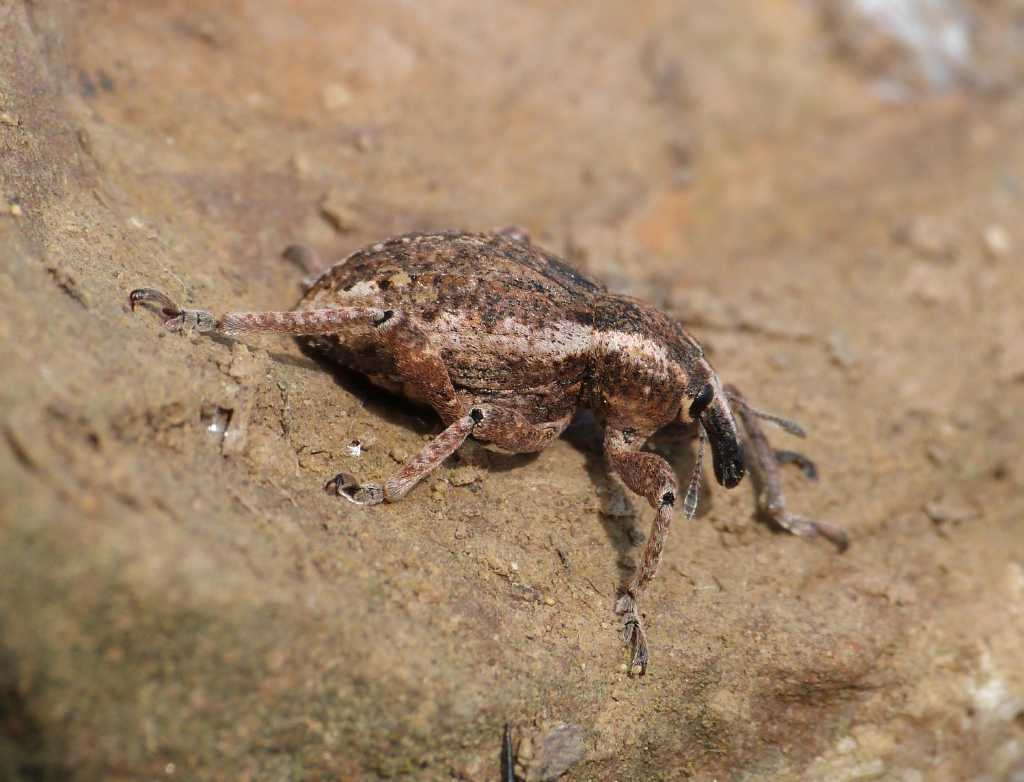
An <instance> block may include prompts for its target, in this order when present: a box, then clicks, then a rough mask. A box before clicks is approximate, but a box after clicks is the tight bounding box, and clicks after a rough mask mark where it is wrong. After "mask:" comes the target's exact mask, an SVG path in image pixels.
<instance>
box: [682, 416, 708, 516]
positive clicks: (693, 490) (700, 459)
mask: <svg viewBox="0 0 1024 782" xmlns="http://www.w3.org/2000/svg"><path fill="white" fill-rule="evenodd" d="M706 439H707V434H706V433H705V432H704V424H698V426H697V460H696V461H695V462H694V464H693V472H692V473H690V483H689V485H688V486H687V487H686V497H685V498H684V499H683V515H684V516H685V517H686V518H687V519H692V518H693V517H694V515H695V514H696V513H697V501H698V500H699V499H700V482H701V480H702V478H703V476H704V441H705V440H706Z"/></svg>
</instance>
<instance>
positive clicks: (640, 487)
mask: <svg viewBox="0 0 1024 782" xmlns="http://www.w3.org/2000/svg"><path fill="white" fill-rule="evenodd" d="M644 439H645V438H643V437H639V436H636V435H633V436H630V435H628V434H627V433H625V432H622V431H618V430H611V429H610V430H608V432H606V433H605V439H604V452H605V455H606V456H607V457H608V461H609V463H610V464H611V467H612V469H613V470H615V472H617V473H618V474H619V476H620V477H621V478H622V480H623V482H624V483H625V484H626V486H628V487H629V488H630V489H631V490H632V491H635V492H636V493H637V494H639V495H640V496H642V497H644V498H645V499H646V500H647V501H648V502H649V503H650V504H651V507H653V508H654V509H655V511H656V515H655V517H654V523H653V525H652V526H651V534H650V535H649V536H648V538H647V545H646V546H645V547H644V553H643V555H642V557H641V560H640V567H639V568H638V569H637V572H636V576H634V578H633V580H632V581H631V582H630V583H629V585H628V586H627V587H626V589H625V591H624V592H623V594H622V595H621V597H619V600H618V602H617V603H616V604H615V612H616V613H617V614H619V615H620V616H621V617H622V622H623V636H624V638H625V640H626V641H628V642H629V643H630V644H631V645H632V648H633V659H632V663H631V666H630V670H631V671H633V672H636V673H637V674H639V675H641V676H642V675H643V674H644V673H645V672H646V671H647V661H648V658H649V655H648V651H647V634H646V633H645V632H644V626H643V620H642V619H641V616H640V609H639V608H638V606H637V601H638V600H639V599H640V596H641V595H642V594H643V592H644V590H646V589H647V586H648V585H649V584H650V583H651V579H653V578H654V575H655V573H657V571H658V565H659V564H660V563H661V553H662V550H663V549H664V548H665V539H666V538H667V537H668V529H669V525H670V524H671V522H672V516H673V513H674V511H675V504H676V498H677V497H678V496H679V493H678V488H677V484H676V476H675V473H674V472H673V471H672V467H671V466H670V465H669V463H668V462H666V461H665V460H664V459H662V458H661V457H660V456H658V455H657V454H654V453H646V452H642V451H640V450H639V448H640V446H641V445H643V443H644Z"/></svg>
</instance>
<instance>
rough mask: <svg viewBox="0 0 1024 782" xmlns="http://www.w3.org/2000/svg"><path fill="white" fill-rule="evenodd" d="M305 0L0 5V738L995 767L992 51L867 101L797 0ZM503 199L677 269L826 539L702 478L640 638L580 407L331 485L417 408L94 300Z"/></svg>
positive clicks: (1014, 769) (1016, 547) (1000, 452)
mask: <svg viewBox="0 0 1024 782" xmlns="http://www.w3.org/2000/svg"><path fill="white" fill-rule="evenodd" d="M978 5H979V6H982V5H983V6H984V17H983V18H984V20H985V26H984V27H983V28H979V29H980V30H981V31H982V33H983V34H985V35H987V36H989V37H990V38H991V39H992V41H995V40H996V38H995V36H996V33H997V32H998V31H999V30H1010V29H1013V28H1014V23H1013V14H1014V13H1016V12H1015V11H1014V10H1013V7H1012V4H1007V3H998V2H996V3H985V4H981V3H979V4H978ZM958 7H960V6H959V5H958ZM340 8H341V6H339V5H338V4H337V3H332V2H327V1H326V0H310V2H307V3H304V4H290V3H279V2H264V3H242V2H229V3H225V4H195V3H187V2H182V1H180V0H175V1H174V2H168V3H143V4H138V3H131V4H125V3H114V2H104V1H101V2H96V3H91V4H80V3H72V2H70V1H69V0H55V1H54V2H49V3H37V2H23V1H19V0H7V1H6V2H0V258H2V259H3V263H2V264H0V312H2V316H0V367H2V368H3V369H2V374H3V382H2V383H0V778H4V779H25V780H28V779H65V778H73V779H98V778H104V779H112V780H122V779H123V780H129V779H131V780H135V779H144V778H145V779H156V778H164V779H174V778H179V779H252V780H257V779H294V780H297V779H305V780H329V779H343V780H375V779H384V778H389V779H390V778H408V779H417V780H448V779H453V778H463V779H480V780H490V779H494V778H496V777H497V769H498V762H499V748H500V737H501V731H502V725H503V724H504V723H506V722H508V723H510V724H511V725H512V726H513V731H514V732H515V733H516V735H517V736H526V735H532V733H533V732H535V730H541V728H538V727H536V726H544V725H555V724H558V723H565V724H566V725H570V726H573V730H574V731H575V732H574V733H573V741H574V742H578V743H579V744H580V745H581V746H582V749H583V752H582V757H578V755H577V753H575V750H574V753H570V754H572V758H573V762H572V763H571V764H570V765H569V767H568V771H567V773H566V774H565V776H564V777H563V779H568V780H591V779H608V780H612V779H619V780H632V779H651V780H654V779H682V778H691V779H702V780H711V779H777V780H790V779H792V780H795V779H810V780H861V779H900V780H915V779H921V780H925V779H927V780H940V782H941V781H943V780H950V781H951V782H952V781H953V780H961V779H968V778H970V779H991V780H1004V779H1020V778H1021V775H1022V774H1024V655H1021V653H1020V650H1021V647H1022V643H1024V520H1022V514H1024V491H1022V484H1024V472H1022V467H1021V460H1020V456H1021V443H1022V442H1024V418H1022V417H1021V415H1020V413H1019V411H1020V410H1021V409H1024V382H1022V379H1024V371H1021V370H1020V366H1021V365H1022V364H1021V362H1020V361H1019V360H1017V356H1019V355H1021V353H1022V351H1021V344H1022V339H1024V338H1022V332H1021V329H1020V328H1019V326H1020V324H1021V320H1020V314H1019V313H1020V302H1021V301H1024V275H1022V274H1021V262H1020V257H1019V249H1018V248H1020V247H1021V246H1022V244H1024V242H1022V239H1024V237H1022V236H1021V235H1020V230H1021V222H1020V219H1019V216H1020V214H1021V210H1022V207H1024V181H1022V180H1021V176H1022V173H1021V172H1024V132H1022V131H1024V91H1022V90H1021V87H1020V84H1019V75H1018V77H1017V78H1011V76H1012V74H1010V73H1009V71H1008V70H1007V69H1008V68H1010V66H1011V65H1012V64H1013V63H1015V62H1019V61H1020V57H1019V53H1018V54H1016V55H1015V56H1016V57H1017V59H1014V58H1013V57H1009V56H1008V57H1006V58H1003V59H1001V60H999V62H1000V63H1001V65H1000V68H1001V70H1000V72H999V73H998V74H997V75H996V76H994V77H993V79H992V81H993V82H995V83H997V84H998V85H999V86H1000V89H999V90H998V91H996V92H988V93H985V94H983V93H982V92H979V88H978V87H977V80H971V79H959V78H958V79H956V80H952V81H951V82H950V84H949V85H946V86H947V87H948V89H945V90H944V91H943V92H941V93H935V94H933V93H929V92H927V91H924V92H923V93H922V94H916V93H908V97H907V98H906V100H904V101H903V103H902V104H901V105H900V106H899V107H898V108H894V107H893V106H892V105H891V104H890V103H888V102H887V101H886V99H885V97H884V96H882V97H880V96H879V94H878V90H877V82H876V79H877V74H874V73H868V72H867V71H866V70H865V67H863V63H862V61H860V60H857V59H856V58H853V59H851V58H850V57H848V56H845V55H844V53H843V50H842V48H841V47H840V48H839V49H837V48H836V47H835V46H832V45H828V42H829V41H831V40H832V36H835V35H836V33H835V28H834V24H836V22H835V20H834V19H832V21H830V20H829V19H826V18H824V17H823V16H822V13H821V8H820V6H819V5H816V4H808V3H798V2H792V3H782V4H779V3H772V4H767V3H757V2H754V1H753V0H730V1H729V2H725V3H716V4H710V5H709V4H704V3H700V4H697V3H682V4H680V3H679V2H674V1H669V0H651V2H645V3H641V4H633V3H621V4H599V5H595V4H529V3H516V4H500V5H491V4H487V5H486V7H485V5H484V4H478V3H473V2H470V0H448V1H446V2H443V3H438V4H416V3H404V2H392V1H390V0H384V1H383V2H381V0H374V1H373V2H370V0H354V1H353V2H351V3H347V4H345V6H344V12H342V11H340V10H339V9H340ZM1000 14H1002V16H1001V17H1000ZM857 34H858V36H860V35H864V34H867V33H865V32H864V31H863V30H860V28H858V33H857ZM860 40H861V39H860V38H858V41H860ZM1012 43H1013V41H1012V40H1011V39H1010V38H1005V39H999V43H998V45H1000V46H1003V47H1004V48H1005V47H1009V46H1010V45H1011V44H1012ZM980 49H981V47H976V49H971V50H969V51H975V50H978V51H980ZM986 51H989V50H988V49H986ZM993 62H994V60H993ZM977 67H978V68H979V69H980V70H979V72H982V73H984V72H985V71H984V69H985V67H987V66H986V65H985V63H981V64H979V65H978V66H977ZM325 194H342V195H339V196H338V197H334V196H332V197H330V198H328V199H326V200H325ZM342 196H343V197H342ZM325 207H326V209H325ZM921 215H927V216H928V219H929V220H930V221H932V222H931V225H933V226H936V227H937V228H938V230H941V233H942V236H943V237H944V240H943V241H944V242H946V243H948V246H949V247H955V248H956V252H955V253H944V254H943V262H941V263H936V262H934V260H932V259H930V258H922V257H921V255H920V253H919V252H918V251H917V250H915V248H914V247H913V246H909V245H908V244H907V243H906V242H901V241H898V239H896V238H894V236H893V228H894V226H901V225H909V224H911V223H912V221H913V220H914V219H915V218H917V217H919V216H921ZM506 225H519V226H523V227H525V228H527V229H529V230H530V232H531V234H532V235H533V236H534V237H535V239H537V240H539V241H540V242H541V243H543V244H545V245H547V246H549V247H551V248H552V249H554V250H557V251H562V252H565V253H566V254H567V255H570V256H571V257H573V258H574V260H576V262H578V263H581V264H582V265H584V266H586V267H588V268H589V269H591V271H593V272H594V273H597V274H600V275H601V276H602V277H603V278H604V279H606V280H608V281H609V282H610V283H612V284H614V285H616V286H617V287H619V288H622V289H627V288H628V290H629V291H630V292H631V293H633V294H634V295H643V296H645V297H648V298H651V299H653V300H656V301H658V302H660V303H663V304H665V305H666V306H671V307H673V308H675V309H676V310H677V311H679V312H684V311H685V312H686V316H687V318H688V319H690V320H691V321H692V322H693V323H694V324H695V327H694V328H695V331H696V332H697V334H698V336H699V337H700V338H701V339H702V340H704V341H705V344H706V345H707V346H708V347H709V350H710V351H711V353H712V356H713V360H714V361H715V364H716V366H717V368H718V370H719V373H720V374H721V375H722V377H723V378H725V379H727V380H728V381H731V382H734V383H736V384H737V385H739V386H740V387H742V388H744V389H746V392H747V395H748V397H750V398H751V399H752V400H754V401H756V403H757V404H758V405H759V406H761V407H764V408H767V409H771V410H774V411H777V412H780V413H783V414H786V415H791V416H793V417H795V418H797V419H799V420H800V421H801V422H802V423H804V424H805V425H806V426H807V427H808V428H809V430H810V432H811V437H810V439H809V440H807V441H806V442H805V443H801V447H802V448H804V449H805V450H806V451H807V452H808V454H809V455H810V456H811V457H813V458H814V459H815V460H816V461H817V463H818V465H819V467H820V470H821V480H820V482H819V483H818V484H808V483H806V482H804V481H803V480H802V479H801V476H800V475H799V473H798V471H796V470H793V471H792V472H787V477H786V480H787V485H786V489H787V494H788V496H789V498H790V502H791V503H792V504H793V506H794V508H795V509H797V510H800V511H803V512H805V513H807V514H809V515H816V516H819V517H821V518H826V519H828V520H830V521H832V522H833V523H836V524H839V525H841V526H843V527H845V528H846V529H847V530H848V531H849V532H850V534H851V537H852V546H851V549H850V551H849V552H848V553H846V554H845V555H843V556H837V555H836V554H835V553H833V551H831V550H830V549H829V548H828V547H827V546H824V545H814V544H809V543H807V542H804V541H801V540H797V539H794V538H790V537H786V536H783V535H780V534H777V533H775V532H774V531H772V530H770V529H768V528H766V527H765V526H763V525H761V524H759V523H757V522H756V520H755V519H754V518H753V517H752V506H753V503H752V497H751V495H750V488H749V485H747V484H746V483H745V484H743V485H742V486H741V487H740V488H739V489H737V490H735V491H732V492H725V491H722V490H715V489H712V491H711V493H710V496H708V497H706V500H705V502H704V510H703V511H702V513H701V515H700V516H699V518H698V520H697V521H696V522H693V523H683V522H681V521H680V522H678V523H677V524H676V527H675V529H674V530H673V534H672V537H671V538H670V541H669V544H668V547H667V551H666V557H665V561H664V564H663V566H662V569H661V572H660V574H659V578H658V579H657V580H656V582H655V584H654V586H653V587H652V589H651V591H650V595H649V598H648V600H647V603H646V606H645V608H646V610H647V612H648V615H649V624H648V631H649V635H650V640H651V643H652V645H653V648H652V652H653V655H654V657H653V661H652V665H651V668H650V671H649V674H648V676H646V677H645V678H643V679H641V680H633V679H630V678H628V677H627V676H626V674H625V672H624V668H625V666H624V664H625V662H626V651H625V649H624V648H623V647H622V645H621V643H620V640H619V637H618V633H617V628H616V626H615V621H614V617H613V615H612V605H613V602H614V597H615V590H616V587H617V585H618V583H619V581H620V579H622V578H623V577H624V576H625V575H626V574H627V569H626V568H627V567H628V566H629V564H630V563H631V562H632V561H633V559H634V557H635V555H636V553H637V550H636V548H635V545H636V543H637V541H638V535H636V534H635V533H631V532H630V529H631V528H632V526H631V525H634V524H635V525H637V526H639V528H641V529H643V530H646V526H647V524H648V523H649V514H650V510H649V508H647V507H646V506H645V505H644V504H642V503H640V502H632V503H631V504H632V506H633V507H635V508H636V510H637V513H636V518H635V519H631V518H629V519H627V518H623V516H622V514H621V513H619V514H618V515H616V514H609V513H602V509H603V508H604V505H605V503H606V502H608V498H610V497H611V498H613V497H614V496H615V494H616V492H618V491H619V488H618V487H617V486H616V484H615V483H614V482H613V481H611V480H610V479H608V478H607V477H606V475H605V473H604V471H603V469H602V467H601V464H600V459H599V456H598V454H597V452H596V451H595V450H594V447H593V443H594V437H595V433H594V431H593V427H592V426H591V425H588V424H587V423H586V422H583V423H581V424H580V425H579V426H577V427H575V428H574V431H573V432H571V433H570V434H569V436H568V437H567V438H565V439H563V440H560V441H559V442H558V443H556V444H555V445H554V446H553V447H552V448H550V449H549V450H548V451H546V452H544V453H542V454H540V455H538V456H537V457H536V458H527V457H501V456H498V455H493V454H486V453H484V452H481V451H479V450H478V449H473V448H472V447H470V448H467V449H465V453H463V454H462V455H461V461H453V463H452V464H450V465H447V466H446V467H445V468H443V469H441V470H440V471H438V473H437V474H436V475H435V476H433V477H432V478H431V479H430V480H429V481H428V482H427V483H426V485H424V486H422V487H420V488H418V489H417V490H416V491H415V492H413V493H412V494H411V495H410V497H409V498H408V499H407V500H406V501H405V502H403V503H400V504H396V505H390V506H382V507H379V508H371V509H361V508H356V507H354V506H344V505H342V504H340V503H339V502H338V501H337V500H332V499H331V498H329V497H327V496H326V495H325V494H324V493H323V492H322V491H321V489H320V487H321V485H322V483H323V481H324V479H325V478H327V477H330V475H333V474H334V473H336V472H338V471H339V470H344V471H347V472H352V473H355V474H357V475H360V476H367V477H379V476H383V475H385V474H387V473H388V472H389V471H392V470H394V469H395V459H396V458H399V456H398V455H402V454H410V453H413V452H415V450H416V449H417V448H418V447H419V446H420V445H421V444H422V442H423V441H424V439H425V438H426V437H429V436H430V434H431V433H433V432H435V431H437V422H436V421H435V420H434V418H433V417H432V416H431V415H430V414H429V412H424V411H423V410H421V409H419V408H416V407H414V406H412V405H409V404H407V403H404V402H401V401H399V400H395V399H393V398H391V397H388V396H386V395H382V394H380V393H378V392H376V391H374V390H373V389H372V387H370V386H368V385H367V384H366V383H365V382H363V381H361V380H360V379H359V378H357V377H353V376H351V375H349V374H346V373H344V372H331V371H329V369H328V368H326V367H324V366H322V365H320V364H318V363H316V362H314V361H313V360H311V359H310V358H308V357H306V356H305V355H303V354H302V353H301V352H300V351H299V350H298V349H297V347H296V346H295V345H294V344H292V343H291V342H289V341H284V340H276V341H275V340H269V339H268V340H258V341H253V342H252V343H251V344H249V346H248V348H247V349H245V350H242V349H240V348H232V346H231V345H230V344H225V343H222V342H218V341H214V340H208V339H200V338H192V339H189V338H183V337H180V336H177V335H171V334H166V333H163V332H162V331H161V328H160V326H159V324H158V323H157V322H156V320H155V319H154V318H152V317H146V316H145V314H144V313H139V314H137V315H135V316H133V315H132V314H131V313H130V312H129V311H128V310H127V306H126V298H127V293H128V291H129V290H131V289H132V288H135V287H138V286H140V285H152V286H154V287H158V288H162V289H163V290H165V291H167V292H168V293H170V294H171V295H173V296H175V297H176V298H178V299H179V300H181V301H183V302H187V303H188V304H190V305H194V306H204V307H209V308H212V309H215V310H223V309H226V308H229V307H230V308H238V309H259V308H282V307H287V306H290V305H291V304H292V303H293V302H294V301H295V300H296V299H297V298H298V283H299V279H300V277H301V274H300V273H297V270H296V268H295V265H294V264H291V263H288V262H285V261H282V260H281V258H280V253H281V251H282V250H283V249H284V248H285V247H286V246H287V245H289V244H292V243H295V242H299V243H306V244H309V245H312V246H313V247H315V248H316V249H317V250H318V251H319V253H320V255H321V256H323V257H325V258H329V259H334V258H340V257H342V256H343V255H345V254H346V253H347V252H348V251H350V250H352V249H354V248H356V247H358V246H360V245H362V244H365V243H368V242H371V241H375V240H377V239H380V238H382V237H386V236H388V235H392V234H395V233H398V232H403V231H410V230H418V229H427V228H438V227H441V228H456V227H457V228H466V229H488V228H498V227H502V226H506ZM993 225H995V226H1001V227H1002V228H1001V231H1002V233H1001V235H1000V236H999V237H998V242H997V244H998V248H997V249H998V260H993V258H992V257H990V256H993V255H996V254H997V253H995V252H994V251H993V249H992V246H994V245H993V243H992V242H991V241H989V240H986V241H987V242H988V244H987V245H985V244H984V243H983V242H981V241H979V237H982V236H986V231H988V232H989V233H991V231H990V228H989V227H990V226H993ZM943 246H946V244H944V245H943ZM689 291H693V292H695V295H694V296H693V297H692V298H690V297H688V295H687V294H688V292H689ZM836 335H840V336H841V339H839V338H837V337H836ZM354 440H359V441H360V442H361V443H372V447H363V448H360V449H358V454H356V453H354V452H353V451H352V450H351V449H350V447H349V446H350V444H351V443H352V442H353V441H354ZM777 442H778V443H779V447H791V445H792V444H791V443H787V442H785V438H784V436H783V435H781V434H780V435H778V440H777ZM654 447H656V448H658V449H659V450H661V451H662V452H663V453H666V454H669V455H670V457H671V458H673V459H674V460H676V462H677V463H678V465H679V467H680V470H684V469H685V465H686V462H687V461H688V460H689V459H690V458H692V457H691V453H692V452H691V447H690V445H689V444H688V443H684V442H678V441H676V440H674V439H673V438H672V437H671V436H663V437H660V438H658V439H657V440H656V441H655V443H654ZM950 497H952V498H955V500H956V505H955V507H954V506H953V505H949V501H947V499H946V498H950ZM940 501H942V502H944V503H945V504H940V505H935V504H934V503H937V502H940ZM929 503H933V504H932V505H929ZM947 506H949V507H952V508H953V509H954V510H956V509H958V508H968V509H970V513H967V514H959V515H958V517H957V518H958V520H957V522H956V523H952V522H951V523H938V522H934V521H933V520H932V518H930V517H929V513H928V510H927V509H928V508H929V507H931V509H932V511H935V510H936V508H939V509H940V510H944V512H945V511H948V508H947ZM947 515H948V513H947ZM538 735H540V734H538ZM535 745H536V741H535ZM573 746H574V747H575V744H574V745H573ZM567 756H568V755H560V756H559V757H567ZM577 758H578V759H577Z"/></svg>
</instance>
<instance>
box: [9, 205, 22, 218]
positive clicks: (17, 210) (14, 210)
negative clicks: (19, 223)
mask: <svg viewBox="0 0 1024 782" xmlns="http://www.w3.org/2000/svg"><path fill="white" fill-rule="evenodd" d="M11 215H13V216H14V217H21V215H22V212H21V204H11Z"/></svg>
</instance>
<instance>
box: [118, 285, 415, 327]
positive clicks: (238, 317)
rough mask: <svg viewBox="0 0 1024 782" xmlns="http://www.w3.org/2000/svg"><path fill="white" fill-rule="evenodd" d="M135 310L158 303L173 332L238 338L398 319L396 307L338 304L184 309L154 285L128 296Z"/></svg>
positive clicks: (379, 324)
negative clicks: (325, 306)
mask: <svg viewBox="0 0 1024 782" xmlns="http://www.w3.org/2000/svg"><path fill="white" fill-rule="evenodd" d="M128 303H129V304H130V305H131V308H132V309H133V310H134V309H135V307H137V306H138V305H139V304H144V303H153V304H156V305H157V306H158V307H159V309H160V312H161V314H162V315H163V317H164V326H166V327H167V328H168V329H169V330H171V331H190V330H195V331H200V332H204V333H209V334H220V335H223V336H226V337H235V336H239V335H242V334H259V333H273V334H292V335H294V336H312V335H316V334H335V333H337V332H338V331H340V330H342V329H344V328H345V327H346V326H351V325H353V324H356V323H372V324H373V325H377V326H383V325H385V324H386V323H388V322H389V321H391V320H393V319H395V316H396V313H395V311H394V310H386V309H383V308H379V307H336V308H329V309H318V310H287V311H283V312H229V313H227V314H226V315H221V316H220V317H217V316H215V315H214V314H213V313H212V312H209V311H208V310H189V309H183V308H181V307H179V306H178V305H177V304H175V303H174V301H172V300H171V299H170V298H169V297H168V296H166V295H165V294H163V293H161V292H160V291H158V290H154V289H153V288H138V289H136V290H133V291H132V292H131V293H130V294H129V296H128Z"/></svg>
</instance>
